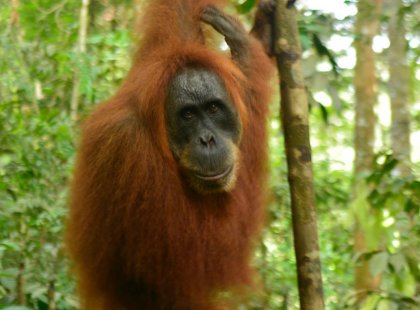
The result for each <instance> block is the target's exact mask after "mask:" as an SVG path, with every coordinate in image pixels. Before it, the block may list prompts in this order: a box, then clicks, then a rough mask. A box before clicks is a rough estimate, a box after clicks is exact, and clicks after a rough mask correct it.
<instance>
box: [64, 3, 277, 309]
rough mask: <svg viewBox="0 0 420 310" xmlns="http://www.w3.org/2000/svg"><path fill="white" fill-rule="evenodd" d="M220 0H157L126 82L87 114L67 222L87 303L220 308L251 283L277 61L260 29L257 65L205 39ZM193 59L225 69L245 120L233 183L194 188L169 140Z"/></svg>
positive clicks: (222, 73) (254, 59)
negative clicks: (204, 15)
mask: <svg viewBox="0 0 420 310" xmlns="http://www.w3.org/2000/svg"><path fill="white" fill-rule="evenodd" d="M219 2H220V1H212V0H185V1H180V0H172V1H169V0H161V1H154V2H152V4H150V5H149V7H148V9H147V10H146V13H145V18H144V19H143V22H142V23H141V25H145V26H144V27H143V29H142V31H143V37H142V39H141V43H140V48H139V50H138V51H137V53H136V55H135V57H134V62H133V66H132V68H131V70H130V72H129V73H128V76H127V78H126V80H125V82H124V83H123V85H122V86H121V88H120V89H119V90H118V92H117V93H116V95H115V96H114V97H113V98H111V99H110V100H109V101H107V102H105V103H103V104H101V105H100V106H99V107H98V108H97V109H96V111H94V112H93V113H92V115H91V116H90V117H89V118H88V120H87V121H86V122H85V124H84V128H83V135H82V141H81V145H80V148H79V152H78V158H77V164H76V170H75V175H74V179H73V182H72V191H71V208H70V217H69V221H68V227H67V244H68V248H69V252H70V254H71V256H72V259H73V261H74V262H75V269H76V271H77V275H78V278H79V290H80V293H81V297H82V304H83V307H84V309H88V310H98V309H101V310H119V309H124V310H132V309H183V310H184V309H185V310H188V309H194V310H195V309H197V310H198V309H212V308H213V307H215V306H216V305H215V302H214V301H215V299H216V298H215V297H217V293H218V292H223V291H229V290H233V289H236V288H238V287H241V286H244V285H248V284H250V283H251V280H252V270H251V268H250V266H249V258H250V254H251V250H252V243H253V240H254V238H255V236H256V234H257V232H258V229H259V226H260V224H261V220H262V215H263V199H264V180H265V172H266V171H265V170H266V169H265V161H266V149H267V145H266V128H265V127H266V116H267V112H268V108H267V101H268V94H269V89H268V86H267V83H268V82H267V81H268V79H269V74H270V71H271V64H270V62H269V60H268V58H267V56H266V55H265V53H264V51H263V49H262V47H261V45H260V43H259V42H258V41H257V40H256V39H254V38H251V40H252V44H251V47H250V49H251V51H250V54H251V57H252V60H251V63H250V65H249V67H248V68H246V74H244V72H242V71H241V69H240V68H238V67H237V65H236V64H235V63H234V62H233V61H232V60H231V59H230V58H229V57H228V56H226V55H222V54H219V53H217V52H216V51H212V50H211V49H209V48H208V47H206V45H205V44H204V41H203V37H202V33H201V23H200V21H199V16H200V12H201V10H202V9H203V7H205V6H207V5H216V4H219ZM189 64H197V65H200V66H203V67H206V68H209V69H210V70H212V71H214V72H215V73H216V74H218V75H219V76H220V77H221V78H222V80H223V81H224V83H225V86H226V88H227V89H228V91H229V93H230V95H231V97H232V99H233V102H234V104H235V106H236V108H237V110H238V111H239V113H240V116H241V118H242V120H243V121H244V123H245V125H244V128H243V136H242V141H241V144H240V153H241V154H240V168H239V172H238V179H237V181H236V185H235V186H234V188H233V189H232V191H231V192H229V193H222V194H212V195H205V196H203V195H200V194H198V193H195V192H193V191H192V190H190V189H189V187H188V185H187V183H186V182H185V180H183V179H182V177H181V175H180V173H179V170H178V165H177V162H176V161H175V160H174V158H173V156H172V154H171V151H170V149H169V146H168V140H167V136H166V128H165V113H164V112H165V111H164V104H165V98H166V92H167V89H168V84H169V82H170V80H171V79H172V78H173V76H174V75H175V74H176V72H177V71H178V70H179V69H180V68H182V67H185V66H187V65H189Z"/></svg>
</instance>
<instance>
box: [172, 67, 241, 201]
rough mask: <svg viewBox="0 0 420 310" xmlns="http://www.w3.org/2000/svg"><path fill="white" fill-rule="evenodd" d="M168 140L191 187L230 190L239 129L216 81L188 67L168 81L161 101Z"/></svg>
mask: <svg viewBox="0 0 420 310" xmlns="http://www.w3.org/2000/svg"><path fill="white" fill-rule="evenodd" d="M166 122H167V130H168V139H169V144H170V147H171V150H172V152H173V154H174V156H175V158H176V159H177V160H178V162H179V163H180V166H181V169H182V171H183V172H184V174H185V175H186V177H187V180H188V182H189V184H190V186H191V187H192V188H194V189H195V190H196V191H198V192H200V193H212V192H221V191H229V190H230V189H231V188H232V187H233V185H234V183H235V180H236V171H237V162H238V159H237V157H238V148H237V145H238V143H239V140H240V136H241V124H240V120H239V117H238V114H237V112H236V110H235V108H234V106H233V104H232V103H231V99H230V97H229V95H228V93H227V91H226V89H225V87H224V85H223V82H222V81H221V80H220V78H219V77H218V76H216V75H215V74H214V73H212V72H211V71H209V70H207V69H204V68H195V67H187V68H184V69H183V70H182V71H180V72H179V73H178V74H177V75H176V76H175V78H174V79H173V80H172V82H171V84H170V87H169V93H168V98H167V102H166Z"/></svg>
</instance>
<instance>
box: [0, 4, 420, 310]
mask: <svg viewBox="0 0 420 310" xmlns="http://www.w3.org/2000/svg"><path fill="white" fill-rule="evenodd" d="M144 2H145V1H142V0H58V1H57V0H40V1H29V0H28V1H26V0H11V1H9V0H0V309H8V310H24V309H39V310H41V309H42V310H43V309H49V310H54V309H63V310H64V309H77V308H78V300H77V297H76V294H75V281H74V279H73V278H72V277H71V271H70V263H69V261H68V260H67V258H66V255H65V252H64V250H63V231H64V222H65V218H66V214H67V201H68V183H69V178H70V176H71V172H72V169H73V164H74V154H75V150H76V147H77V141H78V138H79V134H80V124H81V122H82V120H83V119H84V118H85V117H86V116H87V115H88V114H89V112H90V111H92V109H93V108H94V107H95V106H96V105H97V103H98V102H100V101H102V100H104V99H106V98H108V97H109V96H111V95H112V94H113V93H114V91H115V90H116V89H117V87H118V85H119V84H120V83H121V81H122V79H123V78H124V76H125V74H126V72H127V70H128V68H129V66H130V60H131V54H132V52H133V49H134V47H135V43H136V42H137V39H138V36H137V34H136V32H135V31H134V29H135V20H136V17H137V15H138V14H137V12H141V11H142V8H143V6H144ZM257 2H258V1H256V0H245V1H244V0H241V1H240V0H232V1H230V2H229V3H230V4H229V7H228V9H227V10H228V11H229V12H230V13H232V14H236V15H239V16H240V18H241V19H242V20H243V21H244V22H245V23H246V24H247V25H250V21H251V20H252V12H253V10H254V9H255V6H256V3H257ZM297 8H298V10H299V29H300V37H301V42H302V46H303V53H302V60H303V66H304V71H305V77H306V85H307V95H308V98H309V103H310V122H311V143H312V147H313V161H314V175H315V178H314V182H315V190H316V203H317V212H318V227H319V228H318V230H319V237H320V248H321V260H322V262H321V263H322V274H323V281H324V295H325V303H326V309H384V310H387V309H390V310H391V309H418V308H419V304H420V265H419V256H420V222H419V206H420V181H419V174H420V146H419V145H420V1H418V0H383V1H382V0H373V1H369V0H360V1H353V0H341V1H339V0H337V1H333V0H325V1H304V0H301V1H298V3H297ZM140 30H141V29H140ZM276 84H277V81H276V80H273V85H276ZM271 109H272V117H271V119H270V122H269V124H268V125H269V128H270V133H271V135H270V163H269V165H270V183H269V185H270V193H271V195H270V197H271V199H270V203H269V205H268V206H267V209H268V210H269V217H268V221H267V225H266V227H265V229H264V231H263V234H262V237H261V242H260V243H259V244H258V247H257V251H256V254H255V257H254V263H255V265H256V266H257V268H258V270H259V274H260V279H259V281H260V284H261V291H259V292H255V293H254V296H253V297H252V299H251V300H249V301H248V302H247V303H246V304H243V305H242V306H241V309H285V310H286V309H298V308H299V299H298V293H297V283H296V272H295V260H294V251H293V236H292V228H291V214H290V202H289V189H288V183H287V172H286V163H285V156H284V146H283V136H282V133H281V124H280V121H279V97H278V90H276V92H275V93H274V94H273V100H272V105H271Z"/></svg>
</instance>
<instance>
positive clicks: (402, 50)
mask: <svg viewBox="0 0 420 310" xmlns="http://www.w3.org/2000/svg"><path fill="white" fill-rule="evenodd" d="M388 6H389V13H390V20H389V26H388V36H389V40H390V46H389V50H388V56H389V58H388V59H389V85H388V91H389V95H390V97H391V117H392V123H391V148H392V152H393V154H394V157H395V158H396V159H397V160H398V161H399V164H398V166H397V171H398V172H399V173H400V174H401V175H403V176H406V175H409V174H410V153H411V146H410V108H409V87H410V83H409V77H410V69H409V67H408V59H407V40H406V38H405V34H406V29H405V20H404V10H403V2H402V0H388Z"/></svg>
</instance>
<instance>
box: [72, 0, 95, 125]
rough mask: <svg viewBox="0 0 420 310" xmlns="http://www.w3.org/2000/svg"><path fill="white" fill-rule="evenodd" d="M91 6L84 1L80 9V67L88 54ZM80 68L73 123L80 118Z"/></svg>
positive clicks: (75, 87) (74, 101)
mask: <svg viewBox="0 0 420 310" xmlns="http://www.w3.org/2000/svg"><path fill="white" fill-rule="evenodd" d="M89 4H90V0H82V7H81V9H80V19H79V24H80V26H79V40H78V44H77V60H78V62H79V65H80V63H81V60H82V58H83V56H84V54H85V53H86V37H87V31H88V24H89ZM80 74H81V73H80V67H77V68H75V71H74V78H73V91H72V95H71V102H70V116H71V119H72V120H73V121H76V120H77V118H78V112H79V102H80V80H81V79H80Z"/></svg>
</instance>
